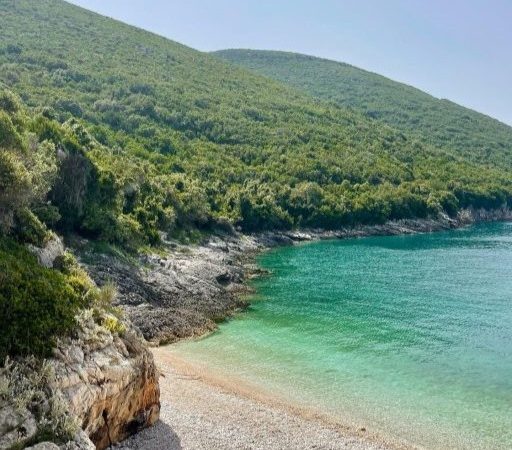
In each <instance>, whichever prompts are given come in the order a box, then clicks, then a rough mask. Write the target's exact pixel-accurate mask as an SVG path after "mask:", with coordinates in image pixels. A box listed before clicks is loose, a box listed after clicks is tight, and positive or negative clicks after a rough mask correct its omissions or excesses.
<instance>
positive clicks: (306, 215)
mask: <svg viewBox="0 0 512 450" xmlns="http://www.w3.org/2000/svg"><path fill="white" fill-rule="evenodd" d="M0 28H1V29H2V40H1V43H0V82H3V83H4V84H5V85H6V86H7V87H8V88H9V89H11V90H13V91H14V92H16V93H17V94H18V95H20V96H21V97H22V99H23V101H24V102H25V103H26V104H27V105H28V107H29V108H30V109H31V111H32V113H33V114H35V116H36V117H37V116H38V115H39V117H40V119H36V120H35V122H34V125H32V129H31V130H32V132H34V133H36V134H37V135H38V137H39V139H40V140H44V139H47V138H50V137H51V138H52V139H53V142H54V143H55V145H56V146H57V148H58V149H60V150H63V151H64V153H66V154H67V155H74V154H79V157H78V156H77V159H76V160H75V159H73V158H71V160H73V161H75V163H77V164H78V165H79V166H80V164H81V165H82V166H83V168H84V170H85V169H87V172H84V171H83V170H82V171H81V170H80V167H78V169H77V172H76V173H80V174H81V175H83V176H82V177H79V178H78V179H79V180H81V181H80V183H82V184H80V185H78V186H77V182H76V180H75V182H74V183H71V185H69V184H65V185H59V186H55V187H54V189H52V191H51V193H50V196H49V201H51V202H52V203H53V204H57V205H59V206H58V209H59V213H60V219H59V222H58V224H57V229H58V230H61V231H78V232H80V233H82V234H85V235H87V236H89V237H93V238H99V239H104V240H108V241H111V242H116V243H120V244H122V245H131V246H132V247H137V246H138V245H141V244H146V243H149V244H156V243H158V242H159V240H160V234H159V233H160V232H161V231H163V232H167V233H174V234H176V233H177V234H179V233H182V232H183V230H186V231H187V232H188V233H190V230H193V229H205V228H211V227H217V226H223V227H226V226H230V224H233V225H236V226H240V227H241V228H242V229H243V230H245V231H254V230H262V229H276V228H291V227H295V226H315V227H326V228H339V227H342V226H347V225H353V224H359V223H382V222H384V221H386V220H389V219H399V218H402V217H424V216H426V215H436V214H437V213H438V212H439V211H442V210H444V211H445V212H448V213H449V214H455V212H456V211H457V210H458V209H460V208H462V207H468V206H474V207H487V208H493V207H499V206H502V205H503V204H506V203H507V202H510V199H511V197H512V195H511V192H512V185H511V181H510V179H509V177H508V174H507V173H506V172H504V171H502V170H501V169H499V168H496V167H491V165H490V164H489V162H490V161H487V160H485V159H483V160H475V159H474V158H467V157H466V156H465V155H460V154H456V153H454V152H452V151H449V150H447V149H444V148H443V149H437V148H435V147H434V146H430V145H428V144H425V143H421V142H419V141H418V140H417V139H416V138H415V137H411V136H408V135H406V134H404V133H402V132H401V131H396V130H394V129H392V128H391V127H389V126H387V125H383V124H379V123H378V122H376V121H375V120H372V119H371V118H368V117H364V115H363V114H360V113H358V112H354V111H350V110H348V109H347V108H344V107H343V108H342V107H340V106H338V105H335V104H333V103H328V102H324V101H320V100H315V99H312V98H311V97H310V96H309V95H307V94H303V93H301V92H299V91H298V90H296V89H293V88H290V87H287V86H285V85H284V84H281V83H279V82H276V81H272V80H269V79H267V78H264V77H262V76H259V75H255V74H252V73H251V72H249V71H246V70H243V69H241V68H237V67H235V66H232V65H229V64H226V63H224V62H222V61H220V60H219V59H218V58H217V57H214V56H211V55H208V54H204V53H201V52H198V51H195V50H193V49H190V48H187V47H185V46H183V45H180V44H177V43H175V42H172V41H169V40H167V39H164V38H162V37H159V36H156V35H154V34H151V33H149V32H146V31H143V30H140V29H136V28H134V27H131V26H128V25H125V24H122V23H120V22H117V21H114V20H112V19H108V18H105V17H102V16H99V15H97V14H94V13H91V12H88V11H86V10H83V9H81V8H78V7H75V6H72V5H70V4H68V3H66V2H63V1H61V0H38V1H34V0H17V1H16V2H0ZM42 118H44V120H43V119H42ZM70 119H73V120H72V121H71V122H69V120H70ZM64 121H68V127H71V128H73V129H74V130H75V134H74V137H73V141H72V142H70V141H69V140H66V139H65V136H60V137H59V133H58V132H56V131H55V130H54V128H55V127H56V125H55V122H64ZM77 130H79V132H78V131H77ZM77 146H79V147H80V148H81V150H80V151H77V150H76V147H77ZM66 169H68V170H72V169H73V167H70V166H67V167H66ZM84 173H86V175H84ZM69 179H73V177H70V178H69ZM69 192H72V193H73V195H71V194H70V193H69Z"/></svg>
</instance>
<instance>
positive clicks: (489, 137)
mask: <svg viewBox="0 0 512 450" xmlns="http://www.w3.org/2000/svg"><path fill="white" fill-rule="evenodd" d="M215 54H216V55H217V56H220V57H221V58H223V59H225V60H227V61H229V62H231V63H235V64H237V65H239V66H242V67H245V68H248V69H250V70H251V71H253V72H256V73H259V74H262V75H265V76H268V77H270V78H273V79H276V80H279V81H283V82H285V83H287V84H289V85H292V86H294V87H296V88H299V89H300V90H302V91H305V92H307V93H309V94H311V95H313V96H314V97H317V98H320V99H323V100H327V101H330V102H333V103H336V104H337V105H340V106H343V107H348V108H350V109H352V110H354V111H358V112H360V113H362V114H364V115H365V116H366V117H369V118H371V119H375V120H377V121H379V122H382V123H385V124H388V125H390V126H392V127H394V128H395V129H397V130H401V131H403V132H407V134H408V135H409V136H412V137H414V138H417V139H419V140H421V141H422V142H425V143H427V144H431V145H434V146H436V147H439V148H443V149H446V150H447V151H453V152H455V153H457V154H459V155H461V156H463V157H464V158H467V159H470V160H474V161H478V162H480V163H483V164H492V165H496V166H498V167H499V166H502V167H507V168H508V169H510V168H512V128H511V127H509V126H507V125H505V124H503V123H501V122H499V121H497V120H495V119H492V118H490V117H488V116H485V115H483V114H480V113H477V112H475V111H472V110H470V109H467V108H464V107H462V106H459V105H457V104H455V103H453V102H450V101H449V100H439V99H437V98H435V97H432V96H431V95H428V94H426V93H425V92H422V91H420V90H419V89H416V88H413V87H411V86H407V85H405V84H402V83H398V82H396V81H393V80H390V79H388V78H386V77H383V76H381V75H377V74H375V73H371V72H367V71H365V70H362V69H358V68H357V67H354V66H351V65H349V64H344V63H339V62H335V61H330V60H327V59H321V58H315V57H313V56H306V55H301V54H297V53H288V52H278V51H260V50H221V51H219V52H215Z"/></svg>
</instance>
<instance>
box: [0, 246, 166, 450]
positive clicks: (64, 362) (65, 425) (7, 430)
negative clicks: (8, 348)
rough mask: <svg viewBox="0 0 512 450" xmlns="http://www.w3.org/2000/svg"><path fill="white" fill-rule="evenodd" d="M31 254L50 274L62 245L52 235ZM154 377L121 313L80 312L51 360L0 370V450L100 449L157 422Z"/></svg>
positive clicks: (98, 307)
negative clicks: (41, 246)
mask: <svg viewBox="0 0 512 450" xmlns="http://www.w3.org/2000/svg"><path fill="white" fill-rule="evenodd" d="M30 250H31V251H32V252H33V253H34V254H35V255H36V256H37V258H38V260H39V263H40V264H41V265H44V266H45V267H47V268H51V267H52V266H53V264H54V263H55V261H57V260H58V258H59V257H61V256H63V253H64V246H63V245H62V242H61V240H60V239H59V238H57V237H56V236H54V237H53V238H52V239H51V240H49V241H48V243H47V245H46V247H45V248H37V247H34V246H31V248H30ZM83 276H85V277H86V276H87V275H86V274H85V273H84V274H83ZM90 283H91V286H94V285H93V284H92V281H90ZM94 289H96V288H95V287H94ZM2 363H3V361H2ZM158 376H159V375H158V371H157V369H156V367H155V363H154V360H153V355H152V353H151V352H150V351H149V349H148V348H147V344H146V341H145V340H144V338H143V336H142V334H141V333H140V331H138V330H137V329H136V328H135V327H134V326H133V325H132V324H131V322H130V321H129V320H127V319H124V318H123V315H122V313H121V312H120V311H117V310H116V309H115V308H113V307H112V306H111V305H110V304H95V305H94V306H92V307H90V308H89V309H84V310H81V312H80V313H79V314H78V316H77V317H76V327H75V329H74V331H73V332H72V333H71V335H68V336H67V337H65V338H61V339H60V340H58V343H57V346H56V347H55V348H54V350H53V357H50V358H46V359H37V358H34V357H28V358H18V359H15V360H7V361H6V362H5V364H3V366H2V365H0V448H1V449H11V448H12V449H18V448H25V447H29V448H30V446H31V445H32V446H34V447H32V448H37V449H45V448H46V449H51V448H60V449H62V450H94V449H104V448H106V447H108V446H109V445H111V444H113V443H116V442H119V441H120V440H123V439H124V438H126V437H127V436H129V435H131V434H134V433H136V432H137V431H138V430H140V429H142V428H144V427H147V426H150V425H152V424H153V423H155V422H156V421H157V420H158V418H159V412H160V403H159V398H160V389H159V384H158ZM57 444H59V445H60V447H56V445H57Z"/></svg>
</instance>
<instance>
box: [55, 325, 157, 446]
mask: <svg viewBox="0 0 512 450" xmlns="http://www.w3.org/2000/svg"><path fill="white" fill-rule="evenodd" d="M81 321H82V327H81V328H82V329H81V331H80V332H79V333H78V336H77V338H76V339H74V340H72V341H71V340H68V341H64V342H61V344H60V345H59V346H58V348H57V349H56V350H55V357H54V359H53V360H52V365H53V366H54V368H55V373H56V380H57V382H56V388H58V389H59V390H60V391H61V392H62V394H63V396H64V398H65V399H66V400H67V401H68V404H69V410H70V412H71V414H73V415H74V416H76V417H77V419H78V421H79V424H80V426H81V428H82V429H83V430H84V431H85V433H86V434H87V435H88V436H89V438H90V439H91V441H92V442H93V443H94V445H95V446H96V448H98V449H104V448H106V447H108V446H109V445H111V444H112V443H115V442H118V441H120V440H123V439H124V438H126V437H127V436H129V435H131V434H134V433H136V432H137V431H138V430H140V429H142V428H145V427H147V426H150V425H152V424H154V423H155V422H156V421H157V420H158V417H159V412H160V403H159V398H160V390H159V385H158V372H157V369H156V367H155V363H154V361H153V355H152V354H151V352H150V351H149V350H148V349H147V348H146V347H145V345H144V341H143V339H142V337H141V336H140V335H139V334H138V333H137V332H136V331H135V329H134V328H133V327H131V326H130V325H129V324H127V325H126V326H127V329H126V331H125V332H124V333H122V335H116V334H112V333H110V332H108V330H106V329H105V328H103V327H101V326H99V325H97V324H96V323H95V322H94V320H92V317H82V318H81Z"/></svg>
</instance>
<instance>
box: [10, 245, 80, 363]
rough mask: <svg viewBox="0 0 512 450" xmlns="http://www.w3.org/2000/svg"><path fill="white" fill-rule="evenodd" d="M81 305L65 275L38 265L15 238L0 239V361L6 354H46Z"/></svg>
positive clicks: (70, 323)
mask: <svg viewBox="0 0 512 450" xmlns="http://www.w3.org/2000/svg"><path fill="white" fill-rule="evenodd" d="M84 305H85V300H84V298H83V296H80V293H79V292H78V289H76V288H74V287H73V286H72V284H71V283H70V282H69V280H68V278H67V277H66V275H64V274H62V273H60V272H59V271H57V270H52V269H46V268H44V267H42V266H41V265H39V263H38V262H37V259H36V257H35V256H34V255H32V254H31V253H30V252H29V251H28V250H26V249H25V248H24V247H22V246H21V245H19V244H18V243H16V242H15V241H13V240H11V239H5V238H4V239H0V330H2V332H1V333H0V361H2V362H3V361H4V359H5V357H6V356H8V355H11V356H12V355H28V354H34V355H38V356H47V355H48V354H49V353H50V352H51V349H52V347H53V345H54V343H55V338H56V337H57V336H59V335H63V334H65V333H67V332H69V331H70V330H72V328H73V326H74V324H75V319H74V317H75V315H76V314H77V313H78V311H79V309H80V308H81V307H83V306H84Z"/></svg>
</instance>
